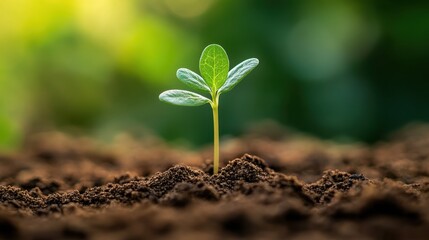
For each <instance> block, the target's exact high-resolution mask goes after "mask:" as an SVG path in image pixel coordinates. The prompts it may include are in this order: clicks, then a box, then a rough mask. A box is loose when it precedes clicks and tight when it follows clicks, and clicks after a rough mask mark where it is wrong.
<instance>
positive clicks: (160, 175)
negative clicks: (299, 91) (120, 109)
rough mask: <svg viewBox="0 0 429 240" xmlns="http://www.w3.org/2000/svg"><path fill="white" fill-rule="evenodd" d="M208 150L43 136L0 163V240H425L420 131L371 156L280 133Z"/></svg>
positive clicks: (426, 130) (426, 189) (428, 150)
mask: <svg viewBox="0 0 429 240" xmlns="http://www.w3.org/2000/svg"><path fill="white" fill-rule="evenodd" d="M221 148H222V151H221V152H222V153H221V156H222V164H221V166H222V168H221V170H220V172H219V174H217V175H212V174H211V171H212V166H211V164H210V158H211V148H210V147H207V148H204V149H202V150H200V151H191V150H183V149H177V148H172V147H171V146H169V145H167V144H165V143H164V142H162V141H160V140H159V139H157V138H153V137H151V138H147V139H145V140H142V141H136V140H134V139H132V138H131V137H128V136H126V135H122V136H118V138H117V139H116V141H115V143H113V144H109V145H101V144H97V143H95V142H94V141H92V140H90V139H88V138H82V137H70V136H67V135H65V134H62V133H46V134H40V135H36V136H34V137H32V138H29V139H28V140H27V141H26V142H25V144H24V146H23V148H22V149H21V150H20V151H18V152H16V153H12V154H1V155H0V164H1V167H0V239H16V238H18V239H286V238H287V239H427V236H428V234H429V230H428V229H429V127H428V126H426V125H413V126H410V127H407V128H405V129H403V130H401V131H398V132H397V133H395V134H393V135H392V136H391V137H390V138H388V139H387V140H385V141H380V142H379V143H376V144H374V145H364V144H349V145H344V144H342V145H340V144H337V143H333V142H327V141H322V140H318V139H315V138H311V137H307V136H302V135H298V134H293V133H290V132H288V131H285V130H282V129H272V128H270V129H268V128H267V129H264V128H262V129H259V130H258V131H254V132H252V133H249V134H246V135H244V136H243V137H241V138H234V139H225V140H224V141H223V142H222V146H221Z"/></svg>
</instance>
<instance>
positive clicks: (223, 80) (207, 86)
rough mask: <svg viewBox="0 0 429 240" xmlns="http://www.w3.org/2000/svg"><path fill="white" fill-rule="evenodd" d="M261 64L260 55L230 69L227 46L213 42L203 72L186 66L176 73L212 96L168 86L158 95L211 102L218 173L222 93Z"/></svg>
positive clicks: (202, 63) (171, 100)
mask: <svg viewBox="0 0 429 240" xmlns="http://www.w3.org/2000/svg"><path fill="white" fill-rule="evenodd" d="M258 64H259V60H258V59H256V58H250V59H247V60H245V61H243V62H241V63H240V64H238V65H237V66H235V67H234V68H233V69H231V70H229V59H228V55H227V54H226V52H225V50H224V49H223V48H222V47H221V46H220V45H217V44H211V45H209V46H207V47H206V48H205V49H204V50H203V53H202V54H201V58H200V73H201V76H200V75H198V74H197V73H195V72H193V71H191V70H189V69H186V68H180V69H179V70H177V74H176V75H177V78H178V79H179V80H180V81H182V82H183V83H185V84H186V85H187V86H189V87H191V88H193V89H195V90H199V91H202V92H207V93H209V94H210V96H211V99H209V98H207V97H204V96H202V95H200V94H198V93H194V92H190V91H185V90H167V91H165V92H163V93H161V94H160V95H159V99H160V100H161V101H163V102H167V103H170V104H174V105H180V106H200V105H204V104H206V103H209V104H210V106H211V107H212V110H213V124H214V126H213V129H214V160H213V163H214V164H213V172H214V174H217V172H218V170H219V120H218V119H219V115H218V108H219V96H220V95H221V94H222V93H225V92H228V91H230V90H231V89H233V88H234V87H235V85H237V84H238V83H239V82H240V81H241V80H242V79H243V78H244V77H245V76H246V75H247V74H249V73H250V72H251V71H252V70H253V69H254V68H255V67H256V66H257V65H258Z"/></svg>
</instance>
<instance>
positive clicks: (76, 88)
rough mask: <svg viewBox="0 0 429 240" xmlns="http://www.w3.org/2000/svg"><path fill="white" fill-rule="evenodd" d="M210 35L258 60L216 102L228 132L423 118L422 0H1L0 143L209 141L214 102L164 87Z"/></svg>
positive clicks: (428, 23)
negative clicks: (64, 138) (80, 138)
mask: <svg viewBox="0 0 429 240" xmlns="http://www.w3.org/2000/svg"><path fill="white" fill-rule="evenodd" d="M210 43H219V44H221V45H222V46H223V47H224V48H225V49H226V51H227V53H228V54H229V57H230V62H231V65H232V66H234V65H236V64H238V63H239V62H240V61H242V60H244V59H247V58H250V57H257V58H259V60H260V65H259V66H258V68H257V69H256V70H255V71H254V72H252V73H251V74H250V75H249V76H248V77H247V78H246V79H245V80H244V81H243V82H242V83H240V85H239V87H237V88H235V89H234V91H232V92H230V93H228V94H225V95H223V96H222V99H221V108H220V114H221V115H220V121H221V133H222V135H224V136H226V135H239V134H240V133H243V131H245V130H246V129H247V128H248V127H249V126H251V125H252V124H254V123H258V122H261V121H264V120H266V119H272V120H274V121H277V122H279V123H281V124H283V125H285V126H289V127H291V128H294V129H298V130H299V131H303V132H308V133H311V134H314V135H317V136H320V137H323V138H330V139H340V140H364V141H373V140H376V139H379V138H380V137H382V136H384V135H385V134H386V133H388V132H389V131H392V130H394V129H397V128H399V127H401V126H403V125H404V124H406V123H408V122H411V121H427V120H429V107H428V104H429V81H428V80H429V79H428V76H429V3H428V1H420V2H419V1H387V0H380V1H369V0H363V1H345V0H331V1H324V0H309V1H305V0H299V1H298V0H295V1H292V0H289V1H283V0H265V1H261V0H259V1H258V0H233V1H227V0H139V1H138V0H123V1H118V0H97V1H88V0H75V1H71V0H69V1H66V0H65V1H56V0H38V1H31V0H2V1H0V147H1V148H3V149H6V148H13V147H15V146H18V145H19V143H20V142H21V141H22V140H23V139H25V137H26V136H28V135H29V134H32V133H35V132H39V131H45V130H51V129H56V130H62V131H67V132H79V133H84V134H88V135H90V136H94V137H96V138H99V139H109V138H111V137H112V136H114V135H116V134H118V133H120V132H130V133H132V134H134V135H136V136H144V135H145V134H157V135H160V136H161V137H163V138H165V139H168V140H170V141H175V142H186V141H188V142H190V143H192V144H196V145H198V144H205V143H209V142H211V138H212V129H211V128H212V122H211V121H212V119H211V112H210V108H209V107H208V106H205V107H199V108H184V107H175V106H170V105H167V104H164V103H161V102H159V101H158V94H159V93H160V92H161V91H163V90H166V89H171V88H182V89H185V88H186V87H185V86H184V85H182V84H181V83H180V82H179V81H178V80H177V79H176V77H175V72H176V70H177V69H178V68H180V67H186V68H190V69H192V70H194V71H197V70H198V60H199V57H200V54H201V51H202V50H203V48H204V47H205V46H206V45H208V44H210Z"/></svg>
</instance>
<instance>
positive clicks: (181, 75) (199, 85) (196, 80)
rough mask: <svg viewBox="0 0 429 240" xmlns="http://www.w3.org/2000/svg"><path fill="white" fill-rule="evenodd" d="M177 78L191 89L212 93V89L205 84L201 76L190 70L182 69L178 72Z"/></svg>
mask: <svg viewBox="0 0 429 240" xmlns="http://www.w3.org/2000/svg"><path fill="white" fill-rule="evenodd" d="M176 76H177V78H178V79H179V80H180V81H182V82H183V83H185V84H186V85H188V86H189V87H191V88H194V89H196V90H202V91H206V92H210V88H209V86H207V84H206V82H204V79H203V78H202V77H201V76H200V75H198V74H196V73H194V72H192V71H191V70H189V69H186V68H180V69H179V70H177V73H176Z"/></svg>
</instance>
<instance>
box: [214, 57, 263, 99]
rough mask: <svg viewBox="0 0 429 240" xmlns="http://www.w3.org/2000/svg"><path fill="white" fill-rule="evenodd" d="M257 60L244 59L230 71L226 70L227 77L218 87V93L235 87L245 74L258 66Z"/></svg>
mask: <svg viewBox="0 0 429 240" xmlns="http://www.w3.org/2000/svg"><path fill="white" fill-rule="evenodd" d="M258 64H259V60H258V59H256V58H250V59H247V60H244V61H243V62H241V63H240V64H238V65H237V66H235V67H234V68H233V69H231V71H229V72H228V78H227V79H226V81H225V84H224V85H223V86H222V87H221V88H220V89H219V94H220V93H224V92H228V91H230V90H231V89H233V88H234V87H235V85H237V84H238V83H239V82H240V81H241V80H242V79H243V78H244V77H245V76H246V75H247V74H249V73H250V72H251V71H252V70H253V69H254V68H255V67H256V66H258Z"/></svg>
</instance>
